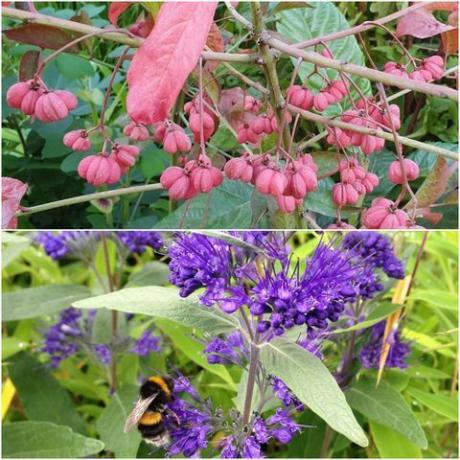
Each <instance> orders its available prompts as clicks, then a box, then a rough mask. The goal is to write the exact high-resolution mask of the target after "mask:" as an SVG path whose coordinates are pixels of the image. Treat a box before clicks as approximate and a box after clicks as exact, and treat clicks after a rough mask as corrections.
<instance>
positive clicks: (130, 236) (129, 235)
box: [116, 231, 163, 254]
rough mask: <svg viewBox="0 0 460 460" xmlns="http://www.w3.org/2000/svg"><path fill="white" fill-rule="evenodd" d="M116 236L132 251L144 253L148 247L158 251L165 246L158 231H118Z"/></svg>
mask: <svg viewBox="0 0 460 460" xmlns="http://www.w3.org/2000/svg"><path fill="white" fill-rule="evenodd" d="M116 236H117V238H118V239H119V240H120V241H121V242H122V243H123V244H124V245H125V246H126V248H127V249H128V250H129V251H130V252H134V253H136V254H142V253H143V252H144V251H145V250H146V249H147V248H152V249H154V250H155V251H158V250H160V249H161V248H162V247H163V239H162V237H161V235H160V233H158V232H148V231H126V232H117V233H116Z"/></svg>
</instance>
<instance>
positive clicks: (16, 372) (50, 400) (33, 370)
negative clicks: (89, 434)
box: [8, 352, 86, 434]
mask: <svg viewBox="0 0 460 460" xmlns="http://www.w3.org/2000/svg"><path fill="white" fill-rule="evenodd" d="M11 361H12V364H11V366H8V372H9V375H10V377H11V380H12V381H13V384H14V386H15V387H16V390H17V392H18V394H19V398H20V399H21V402H22V405H23V407H24V410H25V413H26V415H27V417H28V418H29V419H30V420H36V421H45V422H52V423H57V424H58V425H67V426H69V427H70V428H72V430H74V431H77V432H79V433H83V434H85V433H86V428H85V423H84V421H83V419H82V418H81V417H80V415H79V414H78V412H77V410H76V408H75V405H74V403H73V401H72V399H71V397H70V395H69V393H67V391H66V390H64V388H62V387H61V386H60V385H59V383H58V381H57V380H56V379H55V378H54V377H53V376H52V375H51V373H50V371H49V370H48V368H47V367H46V366H45V365H43V364H41V363H39V362H38V361H37V360H36V359H35V358H33V357H32V356H31V355H30V354H28V353H26V352H21V353H19V354H17V355H16V356H14V357H12V358H11Z"/></svg>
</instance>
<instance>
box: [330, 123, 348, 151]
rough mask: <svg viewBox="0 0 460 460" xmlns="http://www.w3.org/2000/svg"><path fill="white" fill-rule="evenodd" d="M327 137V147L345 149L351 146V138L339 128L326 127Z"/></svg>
mask: <svg viewBox="0 0 460 460" xmlns="http://www.w3.org/2000/svg"><path fill="white" fill-rule="evenodd" d="M327 131H328V133H329V134H328V136H327V138H326V142H327V143H328V144H329V145H338V146H339V147H341V148H343V149H346V148H347V147H350V145H351V138H350V136H349V135H348V134H347V132H346V131H344V130H343V129H340V128H332V127H328V128H327Z"/></svg>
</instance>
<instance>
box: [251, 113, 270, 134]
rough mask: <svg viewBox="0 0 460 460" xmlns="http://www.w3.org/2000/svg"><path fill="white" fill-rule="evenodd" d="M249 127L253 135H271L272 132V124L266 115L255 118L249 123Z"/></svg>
mask: <svg viewBox="0 0 460 460" xmlns="http://www.w3.org/2000/svg"><path fill="white" fill-rule="evenodd" d="M250 127H251V130H252V131H253V132H254V133H255V134H262V133H265V134H271V133H272V132H273V128H272V124H271V123H270V119H269V118H268V116H267V115H266V114H263V115H259V116H258V117H255V118H254V119H253V120H252V121H251V123H250Z"/></svg>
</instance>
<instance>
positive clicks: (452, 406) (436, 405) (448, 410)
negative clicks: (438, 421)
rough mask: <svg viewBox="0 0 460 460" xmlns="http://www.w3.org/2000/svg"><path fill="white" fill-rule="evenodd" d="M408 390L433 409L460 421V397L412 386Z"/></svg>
mask: <svg viewBox="0 0 460 460" xmlns="http://www.w3.org/2000/svg"><path fill="white" fill-rule="evenodd" d="M407 392H408V393H409V394H410V395H411V396H413V397H414V398H415V399H416V400H417V401H418V402H420V403H421V404H423V405H424V406H426V407H428V408H429V409H431V410H432V411H434V412H436V413H438V414H441V415H444V416H445V417H448V418H449V419H451V420H454V421H455V422H458V397H455V398H453V397H451V396H446V395H443V394H432V393H427V392H426V391H422V390H418V389H417V388H411V387H409V388H408V389H407Z"/></svg>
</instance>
